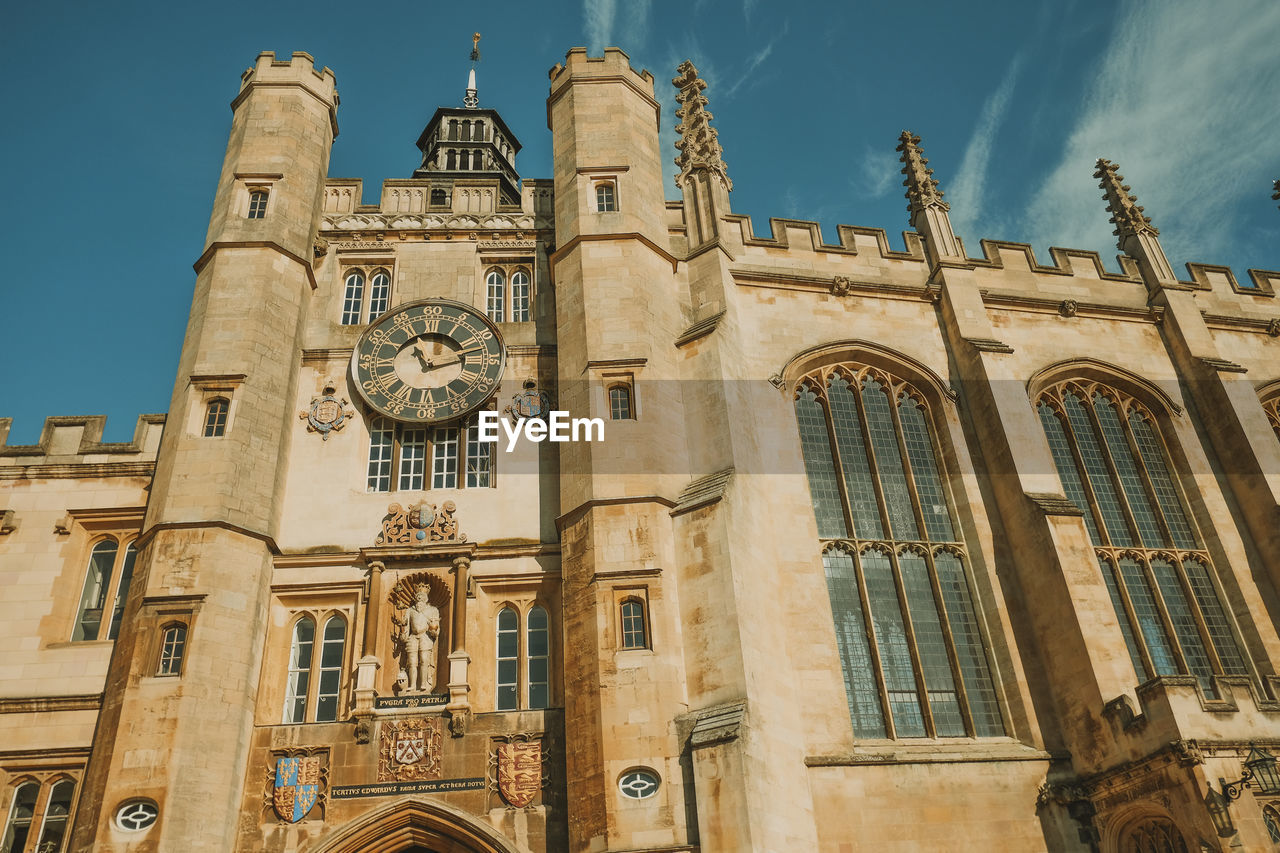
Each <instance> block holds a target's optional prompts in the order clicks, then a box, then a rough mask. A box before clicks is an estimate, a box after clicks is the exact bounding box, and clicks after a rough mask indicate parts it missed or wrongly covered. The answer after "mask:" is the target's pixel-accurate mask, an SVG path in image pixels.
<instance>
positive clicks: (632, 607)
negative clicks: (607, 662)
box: [618, 597, 649, 649]
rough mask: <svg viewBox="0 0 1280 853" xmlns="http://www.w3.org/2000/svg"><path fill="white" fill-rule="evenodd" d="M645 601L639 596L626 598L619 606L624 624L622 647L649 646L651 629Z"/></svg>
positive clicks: (622, 624)
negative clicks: (646, 616) (646, 617)
mask: <svg viewBox="0 0 1280 853" xmlns="http://www.w3.org/2000/svg"><path fill="white" fill-rule="evenodd" d="M644 610H645V608H644V602H643V601H641V600H640V599H639V598H634V597H633V598H625V599H623V601H622V604H621V605H619V607H618V617H619V622H620V623H621V626H622V644H621V646H622V648H624V649H647V648H649V630H648V625H647V620H646V619H645V612H644Z"/></svg>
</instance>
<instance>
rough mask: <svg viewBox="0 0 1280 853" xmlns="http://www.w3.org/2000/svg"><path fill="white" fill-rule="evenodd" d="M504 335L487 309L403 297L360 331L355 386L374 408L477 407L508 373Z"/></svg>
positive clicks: (443, 417) (395, 412) (438, 412)
mask: <svg viewBox="0 0 1280 853" xmlns="http://www.w3.org/2000/svg"><path fill="white" fill-rule="evenodd" d="M505 364H506V352H505V350H504V349H503V346H502V335H501V334H500V333H499V332H498V329H497V327H496V326H494V325H493V323H492V322H490V321H489V319H488V318H487V317H485V316H484V315H482V314H480V313H478V312H477V311H476V310H475V309H473V308H472V307H471V306H469V305H463V304H462V303H461V302H454V301H452V300H449V299H424V300H421V301H419V302H410V303H408V304H407V305H401V306H399V307H398V308H396V309H395V310H393V311H391V312H390V313H388V314H385V315H383V316H382V317H381V318H379V320H378V322H376V323H374V324H373V325H372V326H370V327H369V328H368V329H366V330H365V333H364V334H363V335H361V336H360V341H359V343H357V344H356V348H355V352H353V353H352V354H351V376H352V378H353V379H354V380H355V385H356V388H357V389H358V390H359V392H360V395H361V396H362V397H364V399H365V402H366V403H368V404H369V405H370V406H371V407H373V409H374V410H375V411H378V412H381V413H382V414H384V415H387V416H389V417H392V418H395V419H397V420H401V421H413V422H418V423H438V422H440V421H447V420H452V419H454V418H458V417H461V416H463V415H466V414H468V413H469V412H471V411H473V410H475V409H476V408H478V407H479V406H480V405H482V404H483V403H484V402H485V401H486V400H488V399H489V398H490V397H491V396H492V395H493V392H494V391H495V390H497V387H498V382H499V381H500V380H501V379H502V369H503V367H504V366H505Z"/></svg>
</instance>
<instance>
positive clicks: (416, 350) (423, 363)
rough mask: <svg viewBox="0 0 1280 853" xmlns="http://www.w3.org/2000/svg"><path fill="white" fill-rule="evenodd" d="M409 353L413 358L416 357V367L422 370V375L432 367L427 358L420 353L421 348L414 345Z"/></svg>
mask: <svg viewBox="0 0 1280 853" xmlns="http://www.w3.org/2000/svg"><path fill="white" fill-rule="evenodd" d="M410 352H412V353H413V354H414V356H415V357H417V359H418V365H419V366H420V367H421V368H422V372H423V373H426V372H427V371H428V370H430V369H431V367H432V364H431V360H430V359H429V358H427V356H426V354H425V353H424V352H423V351H422V347H420V346H417V345H416V344H415V345H414V347H413V349H412V350H410Z"/></svg>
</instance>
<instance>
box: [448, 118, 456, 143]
mask: <svg viewBox="0 0 1280 853" xmlns="http://www.w3.org/2000/svg"><path fill="white" fill-rule="evenodd" d="M449 138H450V139H457V138H458V120H457V119H456V118H451V119H449Z"/></svg>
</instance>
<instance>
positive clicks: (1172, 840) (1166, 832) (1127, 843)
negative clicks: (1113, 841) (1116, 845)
mask: <svg viewBox="0 0 1280 853" xmlns="http://www.w3.org/2000/svg"><path fill="white" fill-rule="evenodd" d="M1120 850H1121V851H1122V853H1188V851H1187V842H1186V841H1185V840H1184V839H1183V837H1182V833H1181V832H1179V831H1178V827H1177V826H1175V825H1174V823H1173V821H1171V820H1169V819H1168V818H1164V817H1157V818H1151V819H1149V820H1146V821H1143V822H1142V823H1140V824H1138V825H1137V826H1135V827H1133V828H1132V829H1130V830H1129V831H1128V832H1127V833H1125V837H1124V841H1123V842H1122V843H1121V844H1120Z"/></svg>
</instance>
